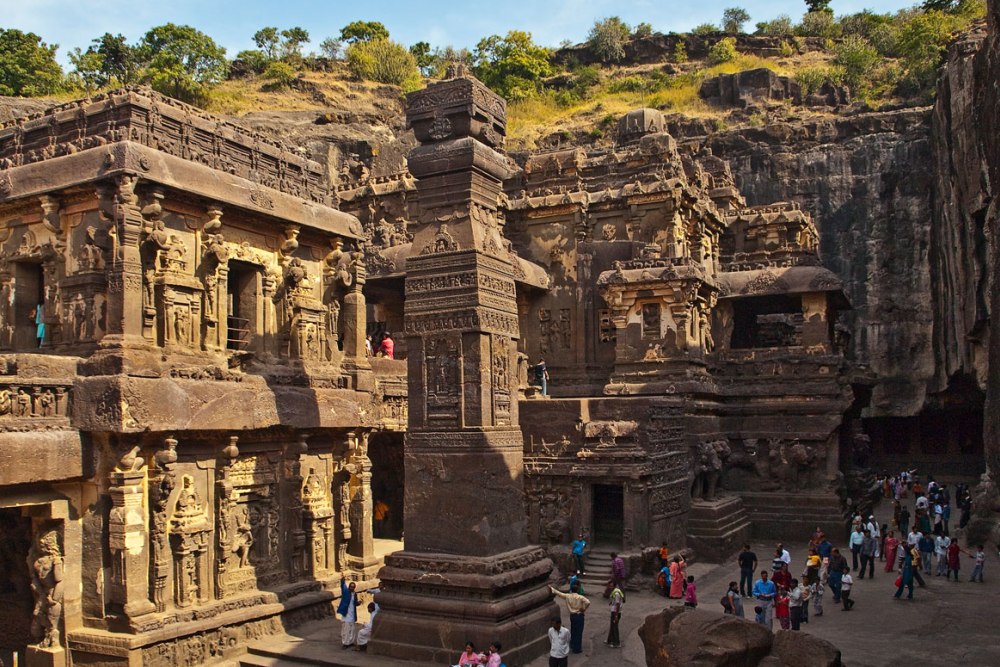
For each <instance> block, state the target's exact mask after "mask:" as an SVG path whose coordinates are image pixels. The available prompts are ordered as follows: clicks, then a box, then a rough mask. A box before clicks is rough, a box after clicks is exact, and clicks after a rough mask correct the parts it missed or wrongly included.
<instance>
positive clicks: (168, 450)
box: [149, 436, 177, 612]
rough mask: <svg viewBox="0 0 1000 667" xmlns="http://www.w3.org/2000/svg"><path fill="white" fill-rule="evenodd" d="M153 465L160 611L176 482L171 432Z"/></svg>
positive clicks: (154, 585)
mask: <svg viewBox="0 0 1000 667" xmlns="http://www.w3.org/2000/svg"><path fill="white" fill-rule="evenodd" d="M153 462H154V469H153V474H152V475H151V476H150V479H149V502H150V522H149V524H150V543H151V544H152V547H153V567H152V573H153V576H152V588H153V591H152V593H153V595H152V600H153V605H154V606H155V607H156V611H157V612H163V611H165V610H166V608H167V595H166V588H167V581H168V579H169V578H170V562H171V559H170V539H169V532H170V531H169V508H168V505H169V503H170V494H171V493H172V492H173V490H174V487H175V486H176V485H177V475H176V473H175V472H174V469H175V467H176V464H177V440H175V439H174V437H173V436H170V437H168V438H166V439H164V441H163V448H162V449H160V450H159V451H157V452H156V454H155V455H154V456H153Z"/></svg>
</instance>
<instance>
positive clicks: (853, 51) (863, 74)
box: [833, 35, 882, 97]
mask: <svg viewBox="0 0 1000 667" xmlns="http://www.w3.org/2000/svg"><path fill="white" fill-rule="evenodd" d="M881 60H882V57H881V56H880V55H879V53H878V51H876V50H875V47H873V46H872V45H871V44H870V43H869V42H868V40H867V39H865V38H864V37H859V36H857V35H850V36H848V37H845V38H844V39H843V40H842V41H841V42H840V43H839V44H838V45H837V47H836V55H835V56H834V58H833V63H834V65H837V66H838V67H840V68H841V70H843V72H844V83H846V84H847V85H848V86H849V87H850V89H851V92H852V93H853V94H854V95H855V96H857V97H865V96H867V95H868V94H869V93H870V92H871V87H872V84H873V82H874V80H875V75H876V68H877V67H878V64H879V62H881Z"/></svg>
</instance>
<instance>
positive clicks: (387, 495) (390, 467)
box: [368, 433, 404, 540]
mask: <svg viewBox="0 0 1000 667" xmlns="http://www.w3.org/2000/svg"><path fill="white" fill-rule="evenodd" d="M368 456H369V458H371V460H372V530H373V536H374V537H375V539H377V540H401V539H403V489H404V486H403V434H402V433H373V434H372V435H371V437H370V439H369V445H368ZM382 512H384V514H383V513H382ZM380 516H382V517H384V518H382V519H381V520H380V519H379V517H380Z"/></svg>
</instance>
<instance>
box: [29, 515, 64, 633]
mask: <svg viewBox="0 0 1000 667" xmlns="http://www.w3.org/2000/svg"><path fill="white" fill-rule="evenodd" d="M28 569H29V570H30V571H31V592H32V593H33V594H34V596H35V611H34V616H33V617H32V619H31V636H32V638H34V639H35V640H37V644H38V646H40V647H42V648H52V647H58V646H59V645H60V638H59V621H60V620H61V619H62V603H63V585H62V582H63V557H62V552H61V550H60V548H59V533H58V532H56V530H55V529H48V530H46V531H44V532H42V533H41V534H40V535H39V536H38V538H37V540H36V541H35V543H34V544H32V545H31V550H30V551H29V552H28Z"/></svg>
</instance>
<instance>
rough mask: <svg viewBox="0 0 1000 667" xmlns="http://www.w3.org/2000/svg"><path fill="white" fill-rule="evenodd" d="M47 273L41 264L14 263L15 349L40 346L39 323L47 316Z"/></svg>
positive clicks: (27, 350)
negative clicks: (45, 310)
mask: <svg viewBox="0 0 1000 667" xmlns="http://www.w3.org/2000/svg"><path fill="white" fill-rule="evenodd" d="M44 301H45V272H44V271H43V269H42V265H41V264H33V263H30V262H15V263H14V349H15V350H18V351H21V352H29V351H31V350H37V349H38V348H39V347H41V345H40V341H39V338H38V323H39V322H41V321H42V317H43V316H44V315H45V313H44V312H42V303H43V302H44Z"/></svg>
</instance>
